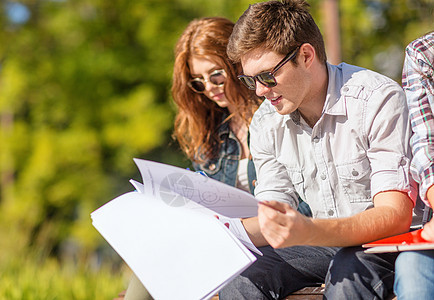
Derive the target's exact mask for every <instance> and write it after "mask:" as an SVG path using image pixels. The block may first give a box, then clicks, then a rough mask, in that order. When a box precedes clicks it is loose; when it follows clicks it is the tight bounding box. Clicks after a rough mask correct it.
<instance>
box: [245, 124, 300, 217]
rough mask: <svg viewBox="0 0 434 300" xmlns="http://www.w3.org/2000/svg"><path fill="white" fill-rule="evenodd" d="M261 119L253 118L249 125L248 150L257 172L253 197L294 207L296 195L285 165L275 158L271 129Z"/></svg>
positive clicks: (296, 202)
mask: <svg viewBox="0 0 434 300" xmlns="http://www.w3.org/2000/svg"><path fill="white" fill-rule="evenodd" d="M261 121H263V120H261V118H254V119H253V120H252V123H251V125H250V151H251V153H252V156H253V162H254V164H255V169H256V174H257V182H256V185H255V197H256V198H257V199H258V200H264V201H265V200H276V201H281V202H286V203H288V204H289V205H291V206H292V207H293V208H295V209H296V208H297V207H298V196H297V193H296V192H295V189H294V186H293V184H292V182H291V180H290V178H289V176H288V173H287V171H286V168H285V166H284V165H283V164H281V163H280V162H279V161H278V160H277V159H276V155H275V151H274V148H275V147H276V145H274V141H275V138H274V137H273V129H270V128H269V126H263V125H262V123H261Z"/></svg>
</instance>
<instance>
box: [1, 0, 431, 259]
mask: <svg viewBox="0 0 434 300" xmlns="http://www.w3.org/2000/svg"><path fill="white" fill-rule="evenodd" d="M13 3H21V4H22V5H24V7H25V8H27V9H28V12H29V18H28V19H27V20H25V21H24V22H22V23H20V22H14V21H13V20H11V19H10V15H9V14H8V13H7V8H8V5H10V4H13ZM249 3H251V1H247V0H238V1H234V0H218V1H212V0H142V1H137V0H112V1H103V0H74V1H68V0H44V1H43V0H39V1H38V0H22V1H9V2H1V5H0V26H1V28H2V30H1V31H0V141H1V146H0V196H1V198H0V212H1V218H0V236H1V237H2V238H1V239H0V240H1V242H0V248H1V249H2V253H3V257H5V258H4V259H5V260H7V257H8V255H11V256H16V255H25V253H26V251H28V250H29V249H32V252H34V253H37V254H38V256H39V257H41V258H45V257H48V256H55V257H60V256H62V253H63V252H64V251H65V249H66V248H68V247H69V248H71V247H72V248H73V249H75V252H74V255H72V256H73V257H74V258H77V257H79V259H80V260H83V261H85V260H86V259H87V258H89V257H92V255H93V253H94V252H95V251H96V250H98V251H100V250H101V248H104V247H108V246H107V245H106V243H105V242H104V241H103V240H102V238H101V237H100V235H99V234H98V233H97V232H96V230H94V229H93V227H92V225H91V220H90V216H89V214H90V213H91V212H92V211H93V210H95V209H96V208H98V207H99V206H101V205H102V204H103V203H105V202H107V201H109V200H110V199H112V198H114V197H115V196H117V195H119V194H121V193H124V192H127V191H129V190H131V189H132V187H131V186H130V185H129V183H128V179H129V178H135V179H138V180H140V178H139V175H138V171H137V169H136V167H135V166H134V164H133V161H132V158H133V157H139V158H144V159H152V160H157V161H161V162H164V163H169V164H173V165H177V166H181V167H187V166H189V165H190V163H189V162H188V161H187V160H186V158H185V157H184V156H183V155H182V154H181V153H180V151H179V149H178V146H177V145H176V143H175V142H173V141H172V140H171V137H170V135H171V132H172V123H173V117H174V114H175V108H174V105H173V103H172V102H171V96H170V84H171V77H172V66H173V48H174V45H175V43H176V40H177V39H178V37H179V35H180V34H181V32H182V31H183V30H184V28H185V26H186V25H187V24H188V22H190V21H191V20H192V19H193V18H198V17H203V16H225V17H227V18H229V19H231V20H233V21H236V20H237V18H238V17H239V16H240V15H241V13H242V12H243V11H244V10H245V9H246V8H247V6H248V4H249ZM309 3H310V4H311V7H312V9H311V12H312V14H313V15H314V17H315V18H316V20H317V22H318V24H319V25H320V28H321V27H322V25H323V24H322V20H323V11H322V6H321V1H320V0H315V1H309ZM340 16H341V40H342V53H343V60H344V61H346V62H347V63H351V64H358V65H361V66H364V67H368V68H371V69H374V70H377V71H381V72H386V73H387V72H389V71H390V69H393V70H395V71H394V73H393V72H392V73H393V74H389V75H391V76H392V77H394V78H395V79H396V80H399V74H397V73H396V70H398V71H399V70H400V68H401V66H402V59H403V50H404V47H405V45H406V44H408V42H410V41H411V40H413V39H415V38H417V37H418V36H420V35H422V34H423V33H425V32H427V31H429V30H433V29H434V28H433V21H432V20H433V18H432V17H433V4H432V1H431V0H412V1H411V0H394V1H392V0H387V1H386V0H377V1H373V0H372V1H363V0H346V1H340ZM326 38H327V37H326ZM396 49H398V50H397V51H396ZM390 53H392V54H393V55H390ZM381 55H383V56H381ZM382 57H386V58H387V59H385V58H383V59H382ZM389 60H390V62H389V63H390V64H391V66H392V67H390V66H388V65H387V64H385V61H389ZM71 245H73V246H71ZM66 252H67V251H66Z"/></svg>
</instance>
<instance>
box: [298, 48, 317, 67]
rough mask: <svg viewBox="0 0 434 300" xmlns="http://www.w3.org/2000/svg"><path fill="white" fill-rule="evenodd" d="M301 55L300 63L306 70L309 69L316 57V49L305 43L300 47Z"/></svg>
mask: <svg viewBox="0 0 434 300" xmlns="http://www.w3.org/2000/svg"><path fill="white" fill-rule="evenodd" d="M299 53H300V54H299V55H300V59H299V62H300V63H301V64H303V65H304V67H305V68H306V69H308V68H309V67H310V66H311V65H312V63H313V61H314V59H315V57H316V52H315V48H314V47H313V46H312V45H311V44H309V43H304V44H303V45H301V46H300V50H299Z"/></svg>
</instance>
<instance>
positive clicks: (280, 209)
mask: <svg viewBox="0 0 434 300" xmlns="http://www.w3.org/2000/svg"><path fill="white" fill-rule="evenodd" d="M259 204H260V205H259V208H258V221H259V227H260V229H261V232H262V235H263V236H264V238H265V239H266V240H267V242H268V243H269V244H270V245H271V246H272V247H273V248H283V247H289V246H295V245H306V244H308V239H309V234H307V233H308V232H309V225H311V221H310V219H309V218H307V217H305V216H303V215H302V214H300V213H299V212H297V211H296V210H295V209H293V208H292V207H291V206H290V205H289V204H287V203H282V202H278V201H262V202H259Z"/></svg>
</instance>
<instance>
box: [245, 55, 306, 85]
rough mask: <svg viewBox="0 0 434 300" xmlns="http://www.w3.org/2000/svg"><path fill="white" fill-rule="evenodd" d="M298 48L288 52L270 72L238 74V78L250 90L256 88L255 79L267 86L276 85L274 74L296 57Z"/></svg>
mask: <svg viewBox="0 0 434 300" xmlns="http://www.w3.org/2000/svg"><path fill="white" fill-rule="evenodd" d="M299 48H300V47H297V48H296V49H295V50H294V51H291V52H290V53H288V54H287V55H286V56H285V57H284V58H283V59H282V60H281V61H280V62H279V63H278V64H277V65H276V66H275V67H274V68H273V69H272V70H271V71H270V72H263V73H259V74H258V75H255V76H247V75H239V76H238V79H239V80H241V82H242V83H244V85H245V86H246V87H247V88H249V89H250V90H256V81H258V82H259V83H261V84H262V85H264V86H266V87H268V88H272V87H274V86H276V85H277V81H276V78H275V77H274V74H275V73H276V72H277V71H278V70H279V69H280V68H281V67H283V65H285V64H286V63H287V62H288V61H290V60H291V59H293V58H294V57H296V55H297V52H298V49H299Z"/></svg>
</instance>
